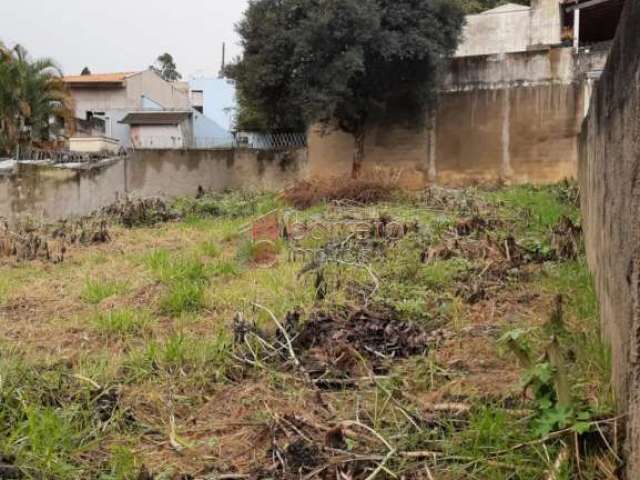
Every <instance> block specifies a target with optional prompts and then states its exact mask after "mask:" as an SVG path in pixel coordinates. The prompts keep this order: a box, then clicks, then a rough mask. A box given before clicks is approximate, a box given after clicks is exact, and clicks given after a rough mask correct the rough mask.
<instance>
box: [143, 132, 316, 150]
mask: <svg viewBox="0 0 640 480" xmlns="http://www.w3.org/2000/svg"><path fill="white" fill-rule="evenodd" d="M131 144H132V145H133V148H135V149H142V150H172V149H175V150H179V149H194V150H216V149H220V150H228V149H241V148H246V149H250V150H286V149H290V148H304V147H306V146H307V136H306V135H305V134H304V133H276V134H272V133H269V134H264V133H249V134H238V135H236V136H235V137H234V136H231V135H228V136H222V137H194V138H192V139H189V138H183V137H172V136H146V135H144V136H139V137H136V138H132V139H131Z"/></svg>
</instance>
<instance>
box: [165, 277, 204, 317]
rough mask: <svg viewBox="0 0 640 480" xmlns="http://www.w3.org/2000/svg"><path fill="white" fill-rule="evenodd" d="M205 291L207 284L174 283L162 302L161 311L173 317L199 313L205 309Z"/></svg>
mask: <svg viewBox="0 0 640 480" xmlns="http://www.w3.org/2000/svg"><path fill="white" fill-rule="evenodd" d="M205 289H206V284H205V283H202V282H197V281H189V280H177V281H173V282H171V284H170V285H169V287H168V290H167V292H166V293H165V294H164V296H163V297H162V299H161V300H160V309H161V310H162V312H163V313H165V314H168V315H173V316H179V315H181V314H183V313H189V312H197V311H199V310H201V309H202V308H203V307H204V304H205V301H204V300H205Z"/></svg>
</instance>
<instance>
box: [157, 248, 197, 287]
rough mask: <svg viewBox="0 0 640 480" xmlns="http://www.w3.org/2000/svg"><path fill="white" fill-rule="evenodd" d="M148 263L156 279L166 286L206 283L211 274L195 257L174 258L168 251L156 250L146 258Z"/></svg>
mask: <svg viewBox="0 0 640 480" xmlns="http://www.w3.org/2000/svg"><path fill="white" fill-rule="evenodd" d="M146 263H147V265H148V267H149V268H150V269H151V271H152V272H153V274H154V275H155V277H156V278H157V279H158V280H159V281H161V282H163V283H166V284H170V283H174V282H183V281H187V282H206V281H207V280H208V278H209V272H207V268H206V266H205V264H204V263H202V262H201V261H200V260H199V259H197V258H195V257H189V256H174V257H172V256H171V255H170V254H169V252H167V251H166V250H154V251H152V252H151V253H150V254H149V255H148V256H147V257H146Z"/></svg>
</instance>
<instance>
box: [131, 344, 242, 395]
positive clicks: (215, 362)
mask: <svg viewBox="0 0 640 480" xmlns="http://www.w3.org/2000/svg"><path fill="white" fill-rule="evenodd" d="M232 343H233V342H232V339H231V338H230V336H229V333H228V332H226V331H220V332H219V333H217V334H216V335H214V336H212V337H208V338H199V337H192V336H187V335H184V334H182V333H176V334H173V335H171V336H169V337H168V338H166V339H165V340H163V341H161V342H158V341H152V342H150V343H149V344H147V346H146V347H145V348H143V349H142V350H138V351H135V352H133V353H132V354H131V355H130V356H129V358H128V359H127V361H125V363H124V370H125V373H126V376H127V378H128V379H129V380H130V381H139V380H142V379H145V378H151V377H154V376H157V375H158V374H171V373H173V372H177V371H181V372H185V373H188V374H189V375H190V377H189V378H187V379H186V381H189V382H191V383H198V382H203V383H204V384H206V383H207V382H210V381H211V379H214V380H216V381H223V380H224V378H225V374H226V372H227V369H228V368H229V367H230V366H231V365H232V363H231V360H232V359H231V356H230V352H231V346H232Z"/></svg>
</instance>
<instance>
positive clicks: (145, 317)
mask: <svg viewBox="0 0 640 480" xmlns="http://www.w3.org/2000/svg"><path fill="white" fill-rule="evenodd" d="M91 321H92V323H93V324H94V326H95V328H96V329H97V330H98V332H100V334H102V335H104V336H107V337H115V338H126V337H128V336H131V335H136V334H141V333H143V332H144V330H145V329H146V328H147V327H148V326H149V325H150V324H151V322H152V318H151V316H150V315H149V313H148V312H143V311H137V310H131V309H123V310H110V311H108V312H100V313H97V314H96V315H95V316H94V317H93V318H92V320H91Z"/></svg>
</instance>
